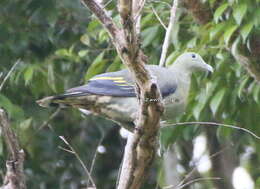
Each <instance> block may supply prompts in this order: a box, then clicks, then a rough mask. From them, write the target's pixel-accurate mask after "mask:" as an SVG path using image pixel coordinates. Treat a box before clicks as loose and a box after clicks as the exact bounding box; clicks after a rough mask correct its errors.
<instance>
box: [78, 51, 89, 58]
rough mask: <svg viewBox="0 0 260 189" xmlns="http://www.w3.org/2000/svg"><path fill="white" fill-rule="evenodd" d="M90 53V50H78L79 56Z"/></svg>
mask: <svg viewBox="0 0 260 189" xmlns="http://www.w3.org/2000/svg"><path fill="white" fill-rule="evenodd" d="M87 54H88V50H80V51H79V52H78V55H79V57H81V58H83V57H85V56H86V55H87Z"/></svg>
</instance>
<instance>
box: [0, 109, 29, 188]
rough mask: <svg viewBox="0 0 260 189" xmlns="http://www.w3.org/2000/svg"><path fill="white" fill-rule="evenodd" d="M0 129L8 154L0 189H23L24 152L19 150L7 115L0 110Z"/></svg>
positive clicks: (24, 186)
mask: <svg viewBox="0 0 260 189" xmlns="http://www.w3.org/2000/svg"><path fill="white" fill-rule="evenodd" d="M0 128H1V130H2V133H3V136H4V140H5V142H6V145H7V150H8V154H9V160H8V161H7V162H6V168H7V171H6V175H5V178H4V184H3V186H2V187H0V189H8V188H9V189H25V188H26V185H25V175H24V170H23V164H24V151H23V150H22V149H21V148H20V145H19V141H18V138H17V136H16V135H15V133H14V132H13V131H12V129H11V126H10V123H9V120H8V118H7V114H6V112H5V111H4V110H3V109H0Z"/></svg>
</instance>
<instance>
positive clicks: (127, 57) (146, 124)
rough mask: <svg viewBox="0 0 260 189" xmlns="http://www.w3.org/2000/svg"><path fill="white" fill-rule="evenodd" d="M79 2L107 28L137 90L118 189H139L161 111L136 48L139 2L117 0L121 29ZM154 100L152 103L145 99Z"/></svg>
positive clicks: (95, 7)
mask: <svg viewBox="0 0 260 189" xmlns="http://www.w3.org/2000/svg"><path fill="white" fill-rule="evenodd" d="M83 3H84V4H85V5H86V6H87V7H88V8H89V9H90V10H91V11H92V12H93V13H94V14H95V15H96V16H97V18H98V19H99V20H100V22H101V23H102V24H103V26H104V27H105V28H106V29H107V31H108V32H109V34H110V37H111V38H112V41H113V43H114V45H115V47H116V49H117V52H118V54H119V56H120V58H121V60H122V62H123V63H124V64H125V65H126V66H127V67H128V69H129V70H130V72H131V74H132V76H133V78H134V80H135V82H136V86H137V87H136V88H137V90H136V91H137V95H138V99H139V102H140V108H139V115H138V119H137V120H136V124H135V125H136V129H135V131H134V133H133V134H131V135H130V136H129V138H128V141H127V145H126V148H125V154H124V160H123V165H122V171H121V174H120V180H119V185H118V188H119V189H126V188H132V189H137V188H140V187H141V185H142V184H143V182H144V180H145V178H146V177H147V175H148V170H149V169H150V167H151V165H152V162H153V159H154V157H155V151H156V137H157V132H158V129H159V123H160V116H161V114H162V112H163V106H162V103H161V95H160V92H159V90H158V87H157V84H156V81H155V80H153V79H152V76H151V75H150V73H149V71H148V70H147V69H146V68H145V64H146V62H147V58H146V56H145V55H144V54H143V52H142V51H141V49H140V44H139V36H138V29H137V27H136V22H137V20H136V19H137V18H138V14H139V13H140V12H141V10H138V13H137V12H135V11H137V8H135V7H142V4H143V1H137V0H136V1H134V3H137V4H138V5H136V4H135V5H134V3H133V1H128V0H120V1H118V10H119V14H120V16H121V24H122V29H119V28H117V27H116V25H115V24H114V23H113V21H112V19H111V18H110V17H108V16H107V15H108V14H107V13H106V11H105V10H104V9H102V8H101V6H100V5H99V4H98V3H97V2H96V1H95V0H83ZM145 99H156V100H151V101H150V100H145Z"/></svg>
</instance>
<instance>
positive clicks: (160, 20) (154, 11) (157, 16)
mask: <svg viewBox="0 0 260 189" xmlns="http://www.w3.org/2000/svg"><path fill="white" fill-rule="evenodd" d="M152 11H153V13H154V15H155V16H156V18H157V19H158V20H159V22H160V24H161V25H162V26H163V27H164V29H165V30H166V31H167V27H166V26H165V24H164V23H163V21H162V19H161V18H160V16H159V15H158V13H157V12H156V10H155V9H154V7H153V6H152Z"/></svg>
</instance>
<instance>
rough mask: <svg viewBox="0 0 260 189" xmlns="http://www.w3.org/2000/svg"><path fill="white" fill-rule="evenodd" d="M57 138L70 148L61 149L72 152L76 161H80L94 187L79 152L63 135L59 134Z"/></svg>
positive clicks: (94, 185)
mask: <svg viewBox="0 0 260 189" xmlns="http://www.w3.org/2000/svg"><path fill="white" fill-rule="evenodd" d="M59 138H60V139H61V140H62V141H63V142H64V143H65V144H66V145H67V146H68V147H69V148H70V150H67V149H65V148H62V149H63V150H65V151H67V152H70V153H73V154H74V155H75V156H76V158H77V159H78V161H79V162H80V164H81V166H82V167H83V169H84V170H85V172H86V174H87V176H88V178H89V179H90V181H91V183H92V186H93V187H94V188H95V189H96V188H97V187H96V184H95V182H94V180H93V178H92V176H91V175H90V172H89V171H88V168H87V167H86V165H85V164H84V162H83V161H82V159H81V158H80V156H79V154H78V153H77V152H76V151H75V150H74V148H73V147H72V146H71V145H70V143H69V142H68V141H67V140H66V139H65V138H64V137H63V136H59Z"/></svg>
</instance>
